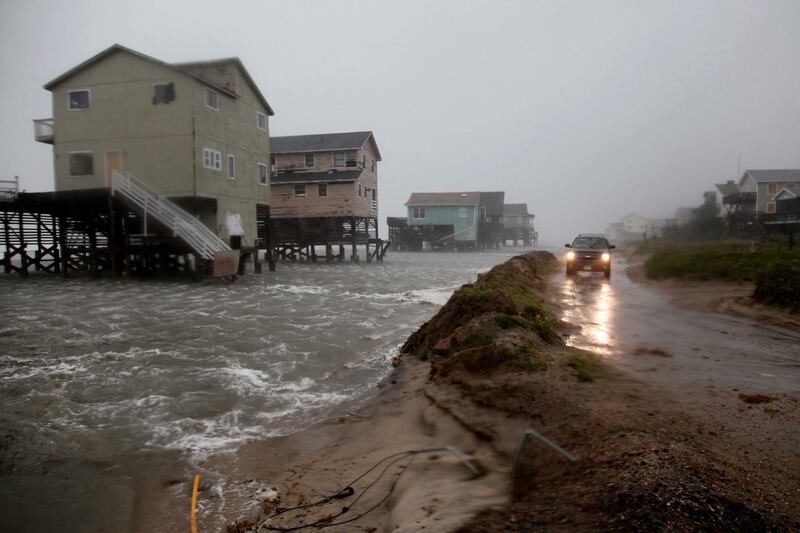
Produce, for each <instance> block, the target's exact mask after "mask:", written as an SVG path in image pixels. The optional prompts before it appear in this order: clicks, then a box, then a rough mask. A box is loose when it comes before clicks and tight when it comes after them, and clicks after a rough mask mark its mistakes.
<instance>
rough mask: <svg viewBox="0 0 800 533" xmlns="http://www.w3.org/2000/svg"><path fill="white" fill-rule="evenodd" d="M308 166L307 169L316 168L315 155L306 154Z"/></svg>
mask: <svg viewBox="0 0 800 533" xmlns="http://www.w3.org/2000/svg"><path fill="white" fill-rule="evenodd" d="M306 166H307V167H313V166H314V154H306Z"/></svg>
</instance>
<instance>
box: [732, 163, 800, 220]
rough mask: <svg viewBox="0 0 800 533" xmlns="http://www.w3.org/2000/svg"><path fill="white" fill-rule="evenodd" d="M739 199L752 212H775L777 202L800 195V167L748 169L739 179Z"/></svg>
mask: <svg viewBox="0 0 800 533" xmlns="http://www.w3.org/2000/svg"><path fill="white" fill-rule="evenodd" d="M739 194H740V197H739V198H738V200H739V201H740V202H747V204H748V205H747V207H746V208H745V210H746V211H747V212H752V213H769V214H771V213H775V212H776V202H777V201H779V200H785V199H790V198H796V197H797V196H798V195H800V169H770V170H747V171H745V173H744V174H743V175H742V178H741V179H740V180H739Z"/></svg>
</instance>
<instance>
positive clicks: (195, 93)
mask: <svg viewBox="0 0 800 533" xmlns="http://www.w3.org/2000/svg"><path fill="white" fill-rule="evenodd" d="M44 88H45V89H47V90H48V91H50V92H51V93H52V109H53V115H52V118H47V119H37V120H34V131H35V139H36V140H37V141H39V142H43V143H47V144H50V145H52V146H53V166H54V171H55V191H54V192H52V193H40V194H38V195H36V194H33V195H32V194H27V195H26V194H19V195H18V197H17V199H16V201H15V202H4V203H3V204H2V206H0V208H2V209H3V210H4V211H3V214H2V215H0V220H2V221H3V224H4V225H5V227H6V228H9V227H11V226H13V225H17V226H19V227H22V226H25V227H26V228H28V229H26V230H25V231H22V232H18V233H24V234H26V235H27V237H22V238H23V240H25V239H27V242H25V243H23V242H6V243H5V244H6V247H9V246H11V248H12V249H13V250H16V252H14V255H21V254H23V252H21V250H24V249H25V246H24V245H23V244H25V245H31V244H33V243H32V238H31V236H32V235H42V234H44V235H45V236H46V238H45V241H46V242H45V241H43V242H42V247H41V250H39V252H38V253H37V255H36V256H35V257H37V258H38V257H40V256H41V259H34V256H31V257H22V259H21V261H22V268H23V269H26V268H27V263H29V262H33V261H36V262H37V263H36V267H37V268H45V269H52V270H54V271H59V272H61V273H62V274H66V273H67V272H68V271H70V270H81V269H90V270H92V271H93V272H94V273H96V274H99V273H100V272H103V271H112V272H113V273H114V274H120V273H128V272H129V271H130V270H131V269H133V270H137V269H138V270H144V271H150V270H153V269H156V268H157V269H162V268H170V267H172V266H175V264H176V262H178V263H180V262H181V261H180V257H181V256H183V255H185V254H193V255H194V256H196V258H197V259H199V260H202V261H212V260H213V258H214V257H215V254H218V253H221V254H224V253H227V252H228V251H229V250H230V247H229V241H230V240H231V237H235V240H236V241H237V244H238V245H244V246H256V245H257V244H258V243H259V237H262V238H263V237H265V236H266V230H267V228H268V217H269V204H270V179H269V152H270V147H269V117H270V116H271V115H273V110H272V108H271V107H270V105H269V103H268V102H267V100H266V99H265V97H264V95H263V94H262V93H261V91H260V90H259V88H258V86H257V85H256V83H255V81H254V80H253V78H252V77H251V76H250V74H249V73H248V72H247V70H246V69H245V67H244V65H243V64H242V62H241V61H240V60H239V59H238V58H228V59H220V60H212V61H200V62H193V63H167V62H164V61H161V60H159V59H155V58H153V57H150V56H147V55H145V54H142V53H140V52H137V51H134V50H131V49H129V48H126V47H124V46H120V45H116V44H115V45H113V46H111V47H109V48H107V49H105V50H103V51H102V52H100V53H98V54H97V55H95V56H93V57H91V58H89V59H88V60H86V61H84V62H82V63H80V64H79V65H77V66H75V67H74V68H72V69H70V70H68V71H67V72H65V73H63V74H61V75H60V76H58V77H56V78H55V79H53V80H52V81H51V82H49V83H47V84H46V85H45V86H44ZM12 219H13V220H12ZM6 233H7V232H6ZM259 234H261V235H259ZM40 240H41V238H40ZM6 241H8V238H7V237H6ZM145 250H146V252H145ZM45 251H46V253H45ZM7 255H8V254H7ZM23 255H24V254H23ZM145 256H149V259H147V258H146V257H145ZM17 259H20V258H19V257H18V258H17ZM17 264H18V261H17V262H12V260H11V258H9V257H6V258H4V265H5V268H6V269H7V270H8V269H14V268H17V267H16V266H15V265H17Z"/></svg>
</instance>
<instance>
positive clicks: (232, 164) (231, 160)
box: [228, 154, 236, 178]
mask: <svg viewBox="0 0 800 533" xmlns="http://www.w3.org/2000/svg"><path fill="white" fill-rule="evenodd" d="M228 177H229V178H235V177H236V158H235V157H234V156H233V154H228Z"/></svg>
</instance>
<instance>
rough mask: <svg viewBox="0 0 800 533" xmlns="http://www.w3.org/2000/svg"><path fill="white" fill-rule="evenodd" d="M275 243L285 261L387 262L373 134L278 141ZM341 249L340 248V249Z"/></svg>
mask: <svg viewBox="0 0 800 533" xmlns="http://www.w3.org/2000/svg"><path fill="white" fill-rule="evenodd" d="M270 142H271V148H272V156H271V161H270V165H271V177H270V180H271V185H272V228H273V231H272V240H273V243H274V245H275V247H276V250H277V252H278V253H279V254H280V255H281V256H286V257H290V258H293V259H294V258H307V259H311V260H316V258H317V250H316V247H317V246H323V247H324V248H325V257H326V259H327V260H328V261H331V260H333V259H334V258H336V259H338V260H341V259H342V258H343V257H344V249H345V247H350V250H351V259H352V260H353V261H358V260H359V255H358V247H361V246H363V247H365V248H366V259H367V261H368V262H369V261H372V260H373V259H376V260H378V261H380V260H382V258H383V255H384V254H385V252H386V248H387V247H388V243H386V242H384V241H383V240H382V239H380V238H379V236H378V163H379V162H380V161H381V153H380V150H379V149H378V145H377V143H376V141H375V136H374V135H373V134H372V132H371V131H357V132H345V133H321V134H310V135H292V136H286V137H272V139H271V140H270ZM334 248H335V249H334Z"/></svg>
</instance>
